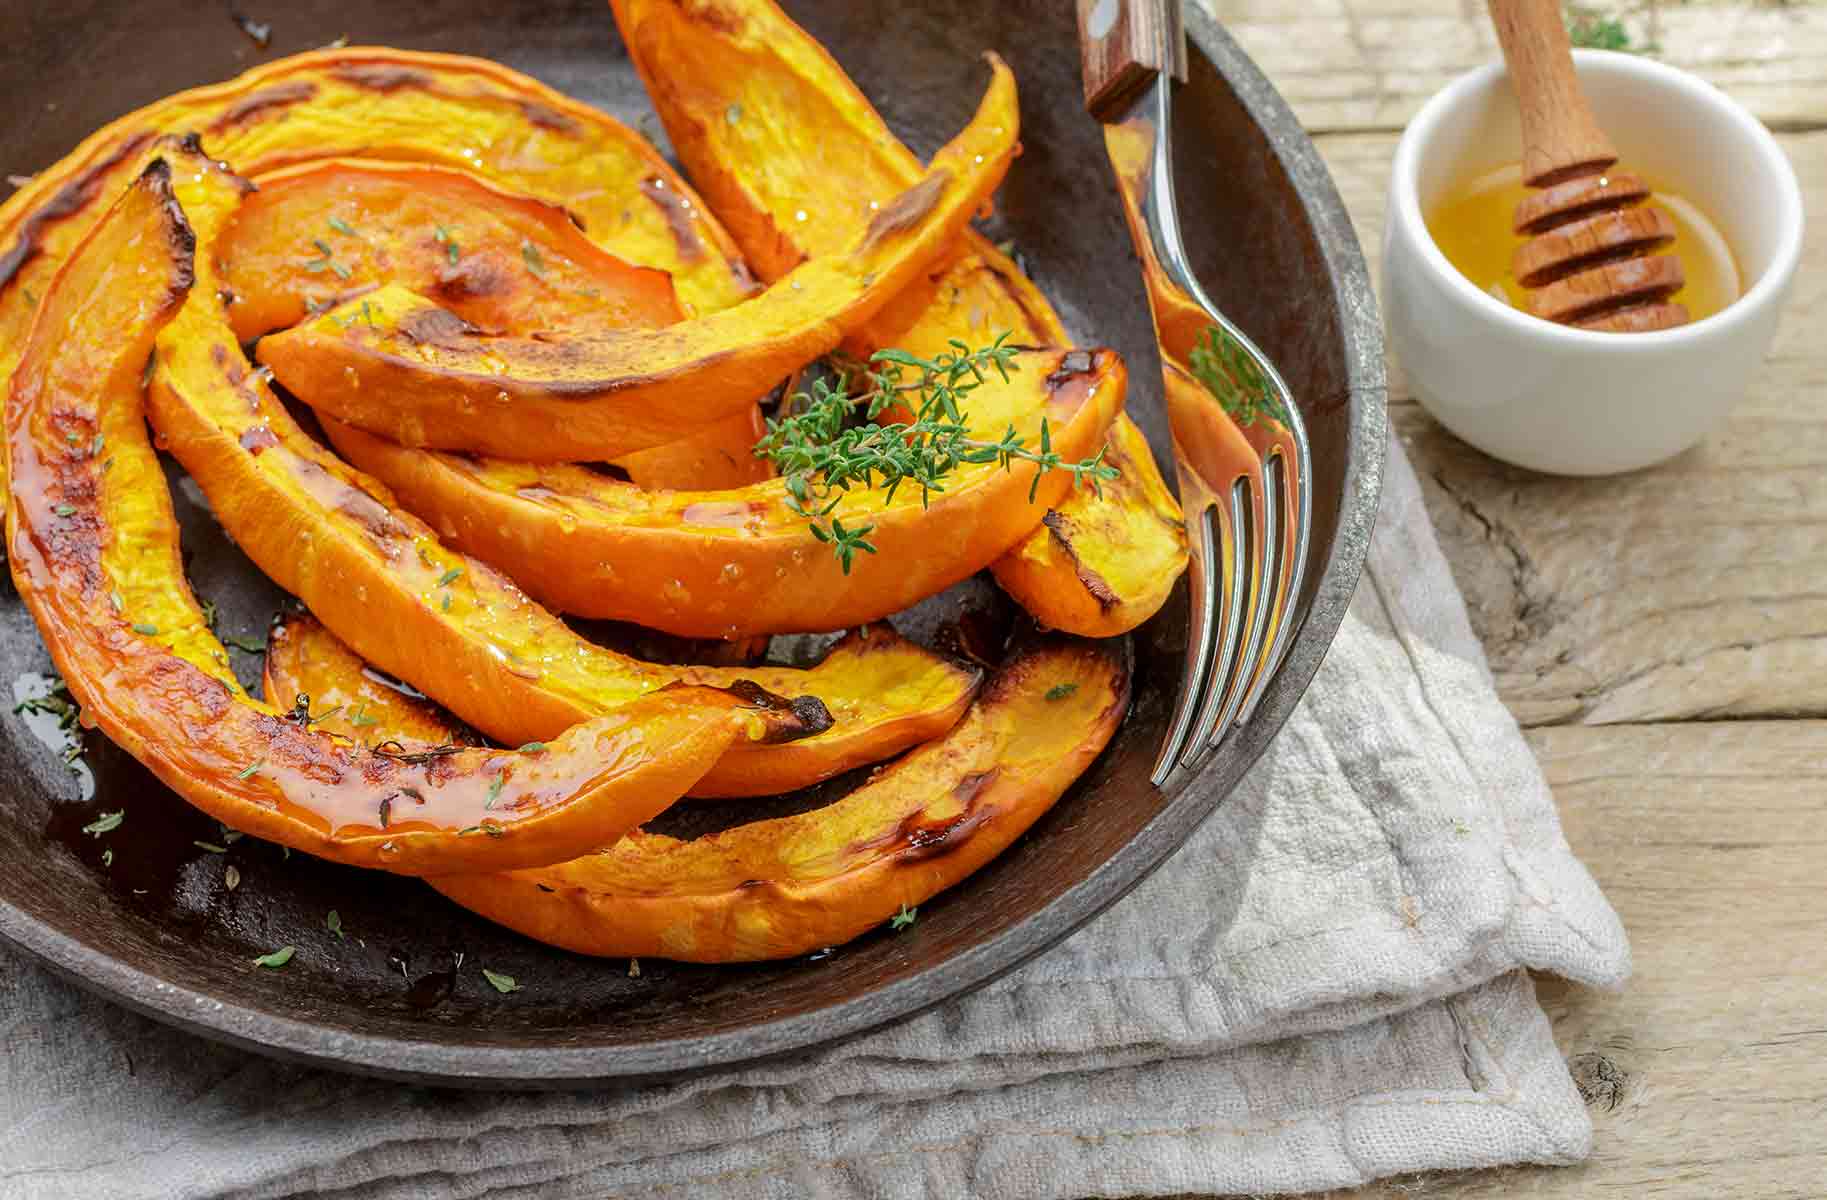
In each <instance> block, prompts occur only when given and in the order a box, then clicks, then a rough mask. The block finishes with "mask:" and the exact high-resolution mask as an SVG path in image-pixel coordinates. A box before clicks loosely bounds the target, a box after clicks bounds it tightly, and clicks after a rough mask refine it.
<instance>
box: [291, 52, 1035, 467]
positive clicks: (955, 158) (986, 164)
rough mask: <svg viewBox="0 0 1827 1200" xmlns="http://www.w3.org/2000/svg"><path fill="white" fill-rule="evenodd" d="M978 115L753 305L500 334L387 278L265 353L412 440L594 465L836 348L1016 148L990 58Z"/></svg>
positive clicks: (345, 416) (310, 390)
mask: <svg viewBox="0 0 1827 1200" xmlns="http://www.w3.org/2000/svg"><path fill="white" fill-rule="evenodd" d="M991 68H992V71H993V77H992V79H991V82H990V87H989V90H988V92H987V93H986V94H985V96H984V99H983V103H982V105H981V106H980V107H979V108H978V110H977V115H976V116H975V117H974V118H973V119H972V121H971V123H970V125H969V126H968V127H967V128H966V129H965V130H964V132H963V133H961V134H960V135H959V136H958V137H957V138H956V139H954V140H953V141H952V142H951V143H950V144H948V145H947V146H946V147H945V148H943V149H942V150H940V151H939V153H938V154H937V155H935V156H934V158H933V163H932V167H931V169H930V170H928V171H927V173H926V175H925V176H924V177H922V178H920V179H918V180H917V181H915V182H912V183H911V186H909V187H907V188H906V190H904V191H902V192H901V193H900V194H899V195H898V196H895V197H891V198H889V199H888V200H887V202H886V203H885V204H884V205H883V206H882V208H881V210H880V211H879V212H877V213H876V214H875V215H874V217H873V218H871V219H870V220H869V221H868V222H867V223H866V224H862V225H860V226H859V228H858V230H857V233H856V236H854V237H853V238H852V239H851V240H850V241H849V242H848V243H847V245H846V246H845V247H844V248H842V249H840V250H838V251H836V252H834V253H830V254H825V255H822V256H820V257H817V258H813V259H809V260H808V261H806V262H805V263H802V264H801V265H800V266H798V267H796V268H794V270H793V271H791V272H789V273H788V274H787V275H786V276H784V277H783V278H781V279H780V280H779V281H778V282H776V283H775V284H774V285H773V286H772V287H770V288H769V289H768V290H767V291H766V292H764V293H762V294H761V295H760V296H757V297H756V298H755V299H753V300H749V301H746V302H745V303H742V304H739V305H736V306H735V307H733V308H728V309H724V310H723V311H721V312H717V313H712V314H709V315H707V316H703V317H699V318H697V319H695V320H691V321H686V322H682V323H680V324H677V325H671V326H668V327H666V328H664V329H628V330H613V331H605V332H601V333H592V334H577V335H575V336H569V337H561V338H558V339H556V340H552V341H548V340H544V339H540V338H535V337H530V336H520V335H513V334H510V335H503V336H493V335H490V334H488V333H486V332H485V331H483V330H480V329H478V328H476V327H475V326H473V325H471V324H470V323H468V322H466V321H464V320H462V319H460V318H459V317H457V316H456V315H455V314H454V313H452V312H451V311H450V310H449V309H446V308H443V307H440V306H439V305H438V304H437V303H436V302H435V301H433V300H431V299H429V298H427V297H424V296H420V295H417V294H415V293H413V292H412V291H410V290H408V289H406V288H404V287H401V286H399V285H397V284H388V285H385V286H383V287H381V288H380V289H379V290H377V291H375V292H373V293H372V294H370V295H368V296H366V297H364V298H362V299H361V300H360V301H351V302H348V303H345V304H343V305H342V306H340V307H339V308H337V309H333V310H331V311H330V312H328V313H325V314H323V315H322V316H320V317H317V318H315V319H313V320H308V321H305V322H304V323H302V324H300V325H297V326H295V327H293V328H292V329H289V330H286V331H285V332H283V333H278V334H274V335H272V336H270V337H267V338H265V339H263V340H262V341H261V343H260V346H259V351H258V353H259V357H260V361H261V362H262V363H264V364H266V365H267V366H268V367H270V368H271V369H272V370H273V371H274V373H275V374H276V375H277V376H278V378H279V381H280V382H281V383H283V384H284V385H285V386H286V387H287V389H289V390H290V391H291V392H292V393H293V394H295V395H297V396H298V397H299V398H300V399H302V400H304V401H305V402H307V403H308V404H310V405H311V406H312V407H313V408H315V409H317V410H319V411H320V412H323V413H325V414H326V415H329V416H333V417H335V418H337V419H338V420H341V421H344V422H346V423H348V424H351V425H355V426H357V427H359V428H362V429H366V430H368V431H369V432H371V433H378V434H381V435H383V436H386V437H390V438H392V439H393V440H394V441H397V442H400V443H402V444H403V445H408V446H427V447H433V448H437V449H445V450H467V451H476V452H480V453H484V454H495V455H500V456H502V457H506V458H515V459H521V460H525V461H529V462H564V461H580V460H581V461H591V460H599V459H606V458H614V457H616V456H617V455H620V454H624V453H627V452H628V451H631V450H641V449H645V448H647V447H649V446H657V445H662V444H664V443H666V442H669V441H675V440H677V439H678V438H680V437H681V436H684V435H686V434H688V433H691V432H692V431H693V430H694V429H695V428H697V427H698V426H699V425H701V424H703V423H705V422H711V421H718V420H722V419H724V418H726V417H729V416H731V415H732V414H734V413H737V412H739V411H741V410H742V409H743V408H744V407H745V406H747V405H748V404H750V403H752V402H753V401H754V399H755V397H756V396H758V395H761V394H763V393H765V392H766V391H767V390H768V388H769V387H771V386H772V385H773V384H774V383H776V382H777V381H779V380H780V379H781V378H782V377H784V376H785V375H786V374H787V373H788V372H790V371H792V370H794V369H796V368H798V367H801V366H804V365H805V364H806V363H808V362H811V361H812V360H813V359H815V358H817V357H818V356H819V355H821V354H824V353H825V352H826V351H829V350H831V349H833V348H835V347H836V346H837V344H838V343H839V341H840V340H842V338H843V336H844V334H845V333H847V332H849V331H850V330H852V329H855V328H856V327H857V326H859V325H860V324H862V322H864V321H866V320H868V319H869V318H870V317H871V316H873V315H874V314H875V313H876V312H878V311H879V310H880V309H881V307H882V305H883V304H885V303H886V302H887V301H888V300H889V299H890V298H892V297H893V295H894V294H895V292H896V291H898V290H899V289H900V288H901V287H903V286H905V285H906V284H907V283H909V282H911V281H912V280H913V279H914V278H915V277H916V276H917V275H918V274H919V273H920V272H921V271H923V270H924V269H925V268H926V266H927V264H929V263H930V262H932V261H933V259H934V258H936V257H937V256H939V255H940V254H942V253H943V252H944V251H945V249H946V247H947V246H948V245H949V244H950V243H951V242H952V240H953V239H954V238H956V237H957V235H958V233H959V232H960V231H961V230H962V229H963V228H964V226H965V224H966V223H967V222H968V221H969V220H970V218H971V217H972V216H973V215H974V214H975V213H976V212H977V210H978V209H979V208H981V207H982V206H983V205H984V204H985V203H986V202H987V201H988V200H989V198H990V195H991V193H992V192H994V191H995V188H996V185H997V184H998V183H1000V182H1001V181H1002V177H1003V174H1004V172H1005V171H1006V170H1007V169H1008V164H1009V161H1010V160H1011V159H1012V158H1013V157H1014V154H1015V150H1016V145H1017V143H1016V131H1017V128H1018V125H1019V119H1018V114H1017V111H1016V103H1015V82H1014V77H1013V76H1012V75H1010V73H1009V70H1008V68H1007V67H1006V66H1004V65H1003V64H1002V62H1001V60H1000V59H995V58H992V59H991Z"/></svg>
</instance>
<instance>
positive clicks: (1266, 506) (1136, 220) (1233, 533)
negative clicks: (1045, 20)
mask: <svg viewBox="0 0 1827 1200" xmlns="http://www.w3.org/2000/svg"><path fill="white" fill-rule="evenodd" d="M1078 16H1079V38H1080V45H1081V49H1082V52H1083V59H1084V74H1085V104H1086V107H1087V108H1088V109H1090V111H1091V113H1092V115H1093V116H1095V117H1097V118H1098V119H1099V120H1100V121H1102V122H1103V123H1104V125H1105V126H1106V135H1105V140H1106V145H1107V148H1108V149H1109V151H1110V156H1111V165H1112V166H1113V167H1114V168H1115V170H1116V174H1117V180H1118V184H1119V187H1120V189H1121V191H1122V193H1123V201H1124V207H1125V210H1126V212H1127V215H1128V217H1129V227H1130V235H1131V237H1132V238H1133V239H1134V241H1135V242H1136V253H1137V255H1138V256H1140V257H1141V259H1142V260H1143V264H1144V268H1145V275H1146V276H1147V282H1148V297H1149V305H1150V308H1151V310H1152V312H1153V316H1154V321H1155V331H1156V334H1157V337H1158V339H1159V340H1160V342H1161V359H1162V368H1163V376H1164V378H1163V383H1164V385H1165V388H1166V393H1167V401H1168V410H1169V415H1170V418H1171V420H1172V425H1173V434H1174V459H1175V466H1176V468H1177V473H1178V475H1179V480H1180V502H1181V506H1182V508H1183V509H1184V511H1185V514H1186V522H1187V542H1188V550H1189V557H1190V562H1189V565H1188V569H1187V575H1188V583H1189V585H1190V590H1191V600H1192V603H1191V628H1190V630H1189V633H1188V638H1187V648H1186V670H1185V674H1184V676H1183V677H1182V680H1181V685H1180V695H1179V698H1178V699H1177V700H1176V701H1175V704H1174V714H1173V719H1172V720H1171V722H1170V723H1169V725H1168V732H1167V737H1166V739H1165V740H1164V742H1163V743H1162V746H1161V751H1160V754H1159V755H1158V756H1157V758H1156V760H1155V767H1154V772H1153V775H1152V780H1153V783H1154V785H1155V786H1156V787H1162V786H1165V785H1166V784H1167V783H1168V782H1169V781H1170V780H1173V779H1175V778H1176V776H1178V775H1180V774H1182V773H1192V772H1196V771H1197V770H1198V769H1199V768H1200V767H1201V766H1202V765H1203V764H1204V762H1205V761H1206V759H1207V758H1208V757H1209V756H1210V755H1211V754H1212V753H1213V752H1215V751H1216V750H1217V749H1218V748H1219V747H1220V746H1222V745H1223V744H1224V742H1225V739H1226V738H1227V737H1228V736H1230V734H1231V732H1232V731H1234V730H1235V729H1237V728H1238V727H1240V726H1242V725H1243V724H1244V723H1246V722H1247V721H1248V720H1249V719H1250V717H1251V716H1252V715H1253V714H1254V713H1255V711H1256V705H1257V703H1258V702H1259V701H1260V700H1261V698H1262V693H1263V689H1264V688H1265V687H1266V686H1267V685H1268V682H1269V680H1270V679H1271V678H1272V677H1273V675H1274V672H1275V669H1276V667H1277V666H1279V665H1280V663H1281V660H1282V656H1283V655H1284V654H1285V653H1286V652H1287V648H1288V644H1289V642H1290V640H1291V638H1292V636H1293V627H1294V622H1293V620H1292V614H1293V607H1294V602H1295V599H1296V598H1297V597H1298V596H1299V595H1300V587H1301V581H1302V579H1303V578H1304V576H1305V573H1306V560H1307V544H1308V536H1309V529H1310V525H1311V514H1312V499H1313V496H1312V478H1313V472H1312V461H1311V454H1310V451H1309V448H1308V443H1307V431H1306V427H1305V425H1304V424H1303V423H1302V421H1301V417H1300V411H1299V409H1298V408H1297V407H1296V406H1295V403H1294V396H1293V393H1292V392H1290V391H1289V389H1288V385H1287V384H1286V383H1285V382H1284V381H1283V380H1282V377H1281V374H1280V372H1278V371H1277V370H1276V369H1275V366H1274V364H1273V363H1271V362H1270V361H1269V359H1268V356H1266V355H1265V354H1263V353H1262V351H1261V350H1259V349H1257V348H1256V346H1255V344H1254V343H1252V342H1251V341H1250V339H1249V338H1248V337H1246V336H1244V334H1243V332H1242V331H1241V330H1239V329H1238V328H1237V327H1236V326H1235V325H1233V324H1231V322H1230V321H1229V320H1227V319H1226V318H1225V316H1224V314H1223V313H1221V312H1220V311H1219V310H1218V306H1217V305H1216V304H1213V303H1212V301H1211V299H1210V297H1208V296H1207V295H1206V294H1205V289H1204V288H1202V287H1201V286H1200V285H1199V280H1198V279H1197V278H1196V277H1195V276H1194V274H1193V270H1192V265H1191V263H1190V262H1189V261H1188V259H1187V254H1186V247H1185V244H1184V242H1183V241H1182V239H1181V236H1180V218H1179V210H1178V207H1177V205H1176V203H1175V198H1174V179H1173V157H1172V144H1171V143H1172V137H1171V133H1172V127H1173V119H1172V118H1173V85H1174V81H1175V79H1184V78H1185V76H1186V43H1185V34H1184V31H1183V30H1182V28H1181V20H1180V0H1078ZM1198 326H1203V330H1206V331H1209V332H1203V333H1202V336H1203V337H1204V338H1206V339H1208V340H1207V341H1206V343H1205V349H1206V351H1207V354H1208V356H1209V357H1206V359H1205V362H1206V365H1207V366H1208V367H1212V366H1215V367H1216V368H1217V369H1216V370H1207V371H1204V372H1202V373H1201V375H1202V379H1203V381H1204V382H1201V380H1198V379H1195V378H1194V377H1193V376H1192V375H1191V374H1190V373H1189V372H1188V371H1187V369H1186V367H1185V366H1184V365H1183V363H1184V361H1185V360H1186V358H1187V356H1188V355H1189V353H1190V350H1191V344H1190V342H1189V340H1188V338H1187V337H1186V333H1187V331H1188V330H1190V329H1192V328H1194V327H1198ZM1170 342H1174V343H1177V344H1175V345H1171V346H1170V345H1169V343H1170ZM1208 385H1215V386H1216V387H1217V389H1218V393H1214V391H1213V390H1211V386H1208ZM1227 409H1228V410H1229V412H1237V413H1244V414H1249V413H1255V414H1263V415H1258V416H1256V417H1255V418H1254V420H1252V421H1251V422H1250V424H1249V425H1248V426H1245V427H1243V428H1239V425H1238V424H1236V423H1233V422H1232V419H1231V417H1230V415H1229V413H1228V412H1227ZM1263 422H1267V424H1260V427H1256V426H1258V425H1259V423H1263ZM1246 430H1247V432H1246ZM1277 433H1281V434H1285V437H1284V436H1274V435H1275V434H1277ZM1252 435H1253V436H1254V439H1255V440H1253V441H1252V440H1251V438H1252ZM1265 442H1266V445H1264V444H1263V443H1265ZM1290 450H1291V451H1292V453H1293V461H1292V462H1289V460H1288V455H1289V452H1290ZM1271 630H1273V632H1271Z"/></svg>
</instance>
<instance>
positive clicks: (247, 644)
mask: <svg viewBox="0 0 1827 1200" xmlns="http://www.w3.org/2000/svg"><path fill="white" fill-rule="evenodd" d="M222 644H223V645H224V646H227V647H229V648H230V649H233V650H239V651H241V652H242V653H243V654H265V653H266V639H265V638H244V637H237V636H235V635H234V634H232V633H230V634H224V635H223V637H222Z"/></svg>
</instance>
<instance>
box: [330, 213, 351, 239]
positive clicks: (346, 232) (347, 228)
mask: <svg viewBox="0 0 1827 1200" xmlns="http://www.w3.org/2000/svg"><path fill="white" fill-rule="evenodd" d="M330 228H332V229H334V230H336V232H338V233H340V234H342V235H343V236H344V237H354V236H355V228H354V226H352V225H350V224H349V222H347V221H345V220H343V219H342V218H341V217H331V218H330Z"/></svg>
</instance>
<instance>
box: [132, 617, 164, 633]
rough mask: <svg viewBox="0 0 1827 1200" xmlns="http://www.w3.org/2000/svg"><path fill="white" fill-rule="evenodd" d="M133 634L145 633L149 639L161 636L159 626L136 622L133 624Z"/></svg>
mask: <svg viewBox="0 0 1827 1200" xmlns="http://www.w3.org/2000/svg"><path fill="white" fill-rule="evenodd" d="M133 632H135V633H143V634H145V635H146V636H147V637H157V636H159V627H158V626H157V625H148V624H146V622H144V621H135V622H134V623H133Z"/></svg>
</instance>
